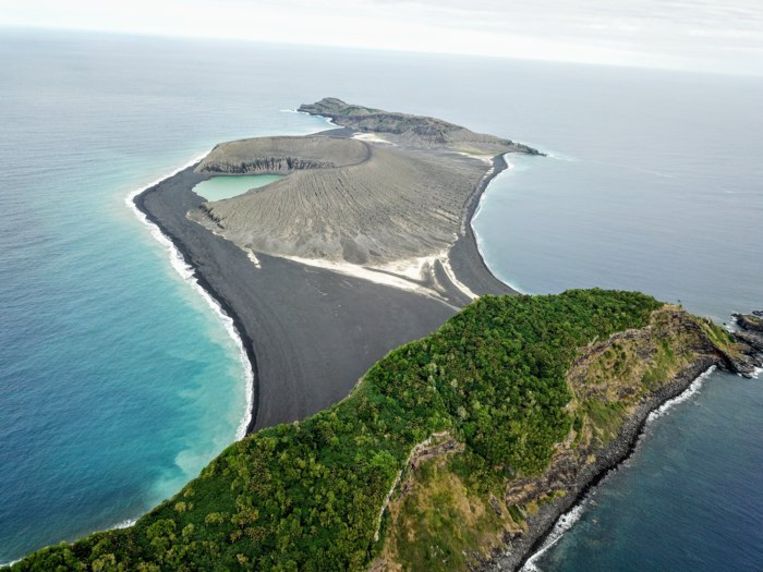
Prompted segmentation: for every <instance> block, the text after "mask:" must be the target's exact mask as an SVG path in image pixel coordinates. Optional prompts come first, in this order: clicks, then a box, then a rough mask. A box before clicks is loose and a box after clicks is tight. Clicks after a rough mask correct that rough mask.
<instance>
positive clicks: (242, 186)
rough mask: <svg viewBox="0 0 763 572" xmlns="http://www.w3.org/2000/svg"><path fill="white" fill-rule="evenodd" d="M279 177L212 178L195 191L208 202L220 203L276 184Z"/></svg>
mask: <svg viewBox="0 0 763 572" xmlns="http://www.w3.org/2000/svg"><path fill="white" fill-rule="evenodd" d="M280 178H281V177H280V176H279V175H241V176H221V177H212V178H211V179H207V180H206V181H202V182H201V183H199V184H198V185H196V186H195V187H194V188H193V190H194V192H195V193H196V194H197V195H200V196H202V197H204V198H205V199H207V200H208V201H220V200H222V199H229V198H231V197H235V196H238V195H240V194H243V193H245V192H247V191H249V190H251V189H259V188H260V187H264V186H265V185H269V184H270V183H274V182H275V181H277V180H278V179H280Z"/></svg>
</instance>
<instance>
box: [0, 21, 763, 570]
mask: <svg viewBox="0 0 763 572" xmlns="http://www.w3.org/2000/svg"><path fill="white" fill-rule="evenodd" d="M0 56H2V60H3V62H4V66H3V71H2V74H3V80H4V81H2V82H0V98H1V99H2V102H3V105H2V106H0V125H2V126H3V137H0V199H1V200H2V205H3V222H2V223H1V224H0V275H1V276H2V278H3V279H2V280H0V308H2V311H1V313H0V320H1V321H2V322H1V325H2V327H0V435H2V439H0V561H6V560H12V559H14V558H18V557H19V556H20V555H22V554H23V553H24V552H26V551H28V550H31V549H33V548H36V547H39V546H41V545H44V544H47V543H50V542H56V541H58V540H61V539H67V538H74V537H76V536H78V535H81V534H84V533H86V532H88V531H91V530H95V529H99V528H104V527H109V526H112V525H113V524H115V523H118V522H121V521H124V520H126V519H130V518H134V517H135V516H137V515H138V514H140V513H141V512H143V511H145V510H146V509H147V508H149V507H150V506H152V505H153V504H155V503H156V502H158V501H159V500H160V499H162V498H165V497H166V496H168V495H170V494H172V493H173V492H174V491H176V490H177V489H178V488H179V487H180V486H181V485H182V483H184V482H185V481H186V480H187V479H189V478H191V477H193V476H194V475H195V474H196V473H197V472H198V470H199V468H200V467H201V466H202V465H203V464H204V463H206V462H207V461H208V460H209V459H210V458H211V457H212V456H213V455H214V454H216V453H217V452H219V451H220V450H221V449H222V448H223V447H224V446H225V445H226V444H227V443H229V442H231V441H232V440H233V439H234V438H235V437H236V432H237V430H238V427H239V424H240V423H241V420H242V419H243V416H244V409H245V402H246V392H245V383H244V373H245V372H244V368H243V366H242V364H241V362H240V358H239V355H238V349H237V347H236V344H235V343H234V341H233V340H232V339H231V337H230V335H229V334H228V332H227V331H226V329H225V324H224V322H223V321H221V320H220V319H219V317H218V316H217V315H216V314H215V312H214V310H213V309H212V308H211V307H210V306H209V305H208V304H207V302H206V301H205V300H204V299H203V298H202V297H201V296H200V295H199V294H198V292H197V291H196V290H194V288H193V286H192V284H191V283H189V281H188V280H186V279H184V278H183V277H182V276H181V275H180V274H179V273H178V272H177V271H176V270H175V269H174V268H173V266H172V265H171V264H170V260H169V257H168V252H167V250H166V247H165V246H163V245H162V244H160V243H159V242H157V241H156V240H155V239H154V237H152V235H151V233H150V231H149V229H148V228H147V227H146V226H145V225H143V224H142V223H141V222H140V221H139V220H138V219H137V218H136V217H135V216H134V213H133V212H132V211H131V210H130V209H128V208H127V206H126V205H125V202H124V199H125V196H126V195H127V194H128V193H130V192H132V191H134V190H136V189H138V188H141V187H143V186H145V185H147V184H148V183H150V182H151V181H153V180H156V179H157V178H159V177H161V176H163V175H164V174H166V173H168V172H171V171H172V170H174V169H176V168H178V167H179V166H181V165H183V164H185V163H187V162H188V161H190V160H192V159H193V158H194V157H197V156H199V155H200V154H203V153H204V152H206V151H207V150H209V149H210V148H211V147H212V146H213V145H214V144H216V143H218V142H220V141H224V140H229V139H234V138H241V137H248V136H256V135H274V134H284V133H286V134H299V133H308V132H312V131H316V130H321V129H324V128H325V127H326V125H327V124H326V123H325V122H324V121H322V120H320V119H317V118H310V117H306V116H304V115H301V114H296V113H292V112H284V111H282V110H288V109H293V108H295V107H296V106H298V105H299V104H300V103H302V102H305V101H313V100H316V99H318V98H320V97H324V96H338V97H342V98H344V99H346V100H349V101H355V102H360V103H365V104H367V105H371V106H374V107H384V108H390V109H399V110H403V111H409V112H413V113H425V114H427V115H433V116H439V117H444V118H446V119H449V120H452V121H455V122H458V123H462V124H465V125H468V126H469V127H472V128H473V129H475V130H480V131H486V132H492V133H496V134H499V135H504V136H508V137H512V138H515V139H517V140H519V141H523V142H526V143H529V144H533V145H536V146H538V147H540V148H542V149H544V150H546V151H549V152H550V153H552V155H553V157H551V158H547V159H523V160H520V161H515V163H516V164H515V168H514V169H513V170H511V171H509V172H506V173H504V174H502V175H501V176H500V177H499V178H498V179H497V180H496V181H495V182H494V184H492V185H491V187H490V189H489V192H488V193H487V195H486V196H485V200H484V202H483V208H482V210H481V213H480V215H479V217H478V218H477V221H476V223H475V225H476V228H477V231H478V234H479V236H480V238H481V240H482V243H483V248H484V251H485V254H486V257H487V259H488V262H489V264H490V265H491V267H492V268H493V269H494V270H495V271H496V272H497V273H498V274H499V275H501V276H502V277H503V278H504V279H506V280H508V281H509V282H511V283H513V284H516V285H518V286H520V287H521V288H523V289H526V290H528V291H531V292H550V291H558V290H561V289H564V288H566V287H572V286H588V285H594V284H596V285H603V286H609V287H619V288H638V289H643V290H645V291H647V292H650V293H653V294H655V295H657V296H658V297H660V298H663V299H665V300H669V301H675V300H678V299H680V300H682V301H683V302H684V303H685V305H687V307H689V308H690V309H691V310H693V311H696V312H699V313H702V314H705V315H709V316H712V317H714V318H716V319H718V320H721V321H723V320H725V319H727V316H728V314H729V312H731V311H733V310H737V309H744V310H747V309H751V308H753V307H761V306H763V295H762V289H761V286H760V285H761V284H763V263H762V262H763V250H762V249H761V241H760V231H759V228H760V220H761V219H762V216H763V189H762V188H761V183H760V181H762V180H763V163H761V162H760V160H759V158H760V156H761V154H762V153H763V142H762V141H761V137H760V135H759V134H760V133H761V132H763V129H762V128H763V124H762V122H763V118H762V117H761V115H760V113H759V110H758V106H759V102H760V101H761V100H763V82H761V80H759V79H751V78H748V79H741V78H733V77H722V76H699V75H696V76H695V75H689V74H677V73H665V72H650V71H644V70H622V69H617V68H608V67H593V66H574V65H555V64H543V63H529V62H528V63H523V62H515V61H509V60H497V59H492V60H491V59H474V58H457V57H440V56H423V55H416V56H413V55H410V54H405V55H398V54H385V53H377V52H371V51H353V50H346V51H340V50H332V49H317V48H310V49H299V48H280V47H275V46H264V45H258V44H245V43H233V42H214V41H181V40H164V39H149V38H130V37H118V36H114V37H108V36H99V35H95V34H53V33H31V32H9V31H0ZM762 393H763V388H762V387H761V382H760V381H745V380H741V379H738V378H729V377H728V376H724V375H723V374H716V375H714V376H713V377H712V378H711V379H709V380H708V381H707V382H706V384H705V386H704V387H703V389H702V390H701V391H700V392H699V393H698V394H697V395H696V396H695V397H693V398H692V399H691V400H689V401H687V402H686V403H684V404H682V405H679V406H677V407H675V408H674V409H673V410H672V412H671V413H670V415H667V416H665V417H663V418H661V419H659V420H658V421H657V422H655V423H654V424H653V426H652V428H651V429H650V434H649V436H648V437H647V438H646V439H645V441H644V445H645V446H644V447H643V448H642V449H641V451H640V452H639V453H638V454H637V455H636V456H635V457H634V458H633V459H632V461H631V462H630V466H629V467H628V468H627V469H625V470H623V471H621V472H618V473H617V475H616V476H615V477H613V478H612V479H610V480H609V481H608V482H607V483H605V485H604V486H603V487H601V489H600V490H599V492H598V493H597V496H596V499H595V503H591V504H590V506H589V507H587V508H586V510H585V511H584V512H583V516H582V517H581V519H580V521H579V524H578V525H577V526H575V527H573V528H572V530H571V531H570V532H569V533H568V534H566V535H565V536H563V537H562V540H561V541H560V542H559V543H558V544H557V545H556V546H555V547H554V549H553V550H551V551H549V552H548V553H546V558H545V559H544V560H543V561H541V562H539V566H540V567H542V568H543V569H544V570H557V569H559V570H611V569H620V568H627V567H628V566H632V567H636V566H637V565H638V564H639V563H641V562H643V563H646V564H648V566H645V567H648V568H650V569H682V568H687V567H689V568H692V569H698V570H702V569H704V570H713V569H715V570H717V569H719V568H726V569H728V568H733V569H749V568H754V566H751V563H753V562H756V561H757V562H760V560H761V558H762V557H761V550H763V538H761V534H760V531H761V530H763V517H761V516H760V515H761V514H763V482H762V481H761V478H762V477H761V475H762V474H763V473H761V471H760V470H759V468H760V467H761V466H763V445H762V444H761V442H760V440H759V438H758V436H759V435H761V434H763V415H760V406H761V394H762ZM677 491H687V492H686V494H677ZM670 539H675V541H674V542H669V540H670ZM605 547H606V549H605ZM719 563H725V565H724V566H720V565H719ZM758 567H759V566H758Z"/></svg>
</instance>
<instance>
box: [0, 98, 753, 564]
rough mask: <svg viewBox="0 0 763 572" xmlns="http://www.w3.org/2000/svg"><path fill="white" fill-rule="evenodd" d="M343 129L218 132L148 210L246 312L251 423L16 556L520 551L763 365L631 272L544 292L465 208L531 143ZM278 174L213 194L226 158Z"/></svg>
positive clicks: (358, 121)
mask: <svg viewBox="0 0 763 572" xmlns="http://www.w3.org/2000/svg"><path fill="white" fill-rule="evenodd" d="M300 109H301V110H302V111H304V112H306V113H314V114H320V115H323V116H325V117H329V118H330V119H331V120H332V121H333V122H334V123H335V124H336V125H337V126H338V128H337V129H334V130H330V131H327V132H324V133H321V134H317V135H310V136H305V137H267V138H256V139H248V140H242V141H234V142H229V143H223V144H221V145H218V146H217V147H215V148H214V149H213V150H212V151H211V152H210V153H209V154H208V155H207V156H206V157H205V158H204V159H203V160H201V161H200V162H199V163H198V164H196V165H193V166H192V167H189V168H188V169H185V170H182V171H180V172H179V173H177V174H176V175H174V176H172V177H170V178H168V179H165V180H164V181H162V182H161V183H159V184H158V185H156V186H154V187H152V188H150V189H148V190H147V191H146V192H144V193H143V194H141V195H140V196H138V197H137V198H136V204H137V205H138V207H139V208H140V209H141V210H142V212H144V213H145V214H146V216H147V217H148V218H149V220H151V221H152V222H154V223H155V224H157V225H158V226H159V228H160V229H161V230H162V232H164V233H165V234H166V235H167V236H168V237H170V238H171V240H172V241H173V243H174V244H175V245H176V246H177V248H178V249H179V250H180V251H181V252H182V253H183V255H184V257H185V258H186V260H187V261H188V262H189V263H190V264H192V265H193V267H194V269H195V271H196V273H197V278H198V280H199V282H200V283H201V284H202V286H203V287H205V288H206V289H207V290H208V291H209V292H210V293H211V294H212V295H213V296H214V297H215V298H216V299H217V300H218V301H219V302H220V304H221V306H222V307H223V308H224V309H225V311H226V312H227V313H228V314H229V315H230V316H231V317H232V318H233V320H234V323H235V325H236V328H237V330H238V332H239V334H240V335H241V337H242V340H243V341H244V346H245V348H246V351H247V353H248V354H249V357H250V360H251V362H252V366H253V368H254V371H255V378H254V383H255V390H256V400H255V403H254V409H253V420H252V423H251V424H250V428H249V429H250V434H249V435H248V436H247V437H245V438H244V439H242V440H241V441H238V442H236V443H234V444H232V445H231V446H229V447H228V448H227V449H226V450H225V451H224V452H223V453H222V454H221V455H220V456H219V457H217V458H216V459H215V460H214V461H213V462H212V463H211V464H210V465H208V466H207V467H206V468H205V469H204V470H203V471H202V473H201V475H200V476H199V477H198V478H196V479H194V480H193V481H191V482H190V483H188V485H186V486H185V487H184V488H183V489H182V490H181V491H180V492H179V493H178V494H177V495H176V496H175V497H173V498H171V499H168V500H167V501H165V502H163V503H162V504H161V505H160V506H159V507H157V508H155V509H154V510H152V511H151V512H149V513H148V514H146V515H144V516H143V517H141V518H140V519H139V520H138V521H137V522H136V523H135V524H134V525H133V526H131V527H129V528H125V529H115V530H110V531H104V532H98V533H94V534H92V535H90V536H88V537H87V538H84V539H81V540H78V541H76V542H74V543H73V544H68V543H62V544H60V545H58V546H53V547H49V548H45V549H42V550H39V551H37V552H35V553H33V554H31V555H29V556H28V557H26V558H25V559H23V560H21V561H20V562H18V563H15V564H14V565H13V567H12V569H13V570H56V569H60V570H95V571H106V570H146V571H148V570H152V571H153V570H263V571H265V570H271V571H286V570H315V571H322V570H373V571H374V572H380V571H386V570H389V571H393V570H475V569H491V568H495V567H500V568H501V569H507V570H513V569H517V568H519V567H520V566H521V565H522V563H523V562H524V561H525V560H526V559H527V558H528V557H529V556H530V555H531V554H532V552H533V551H534V550H535V549H537V548H538V546H539V545H540V543H541V542H542V541H543V539H544V538H545V536H546V535H547V534H548V532H549V531H550V530H551V528H552V527H553V525H554V523H555V522H556V520H557V519H558V518H559V516H560V515H562V514H563V513H564V512H566V511H567V510H569V509H570V508H571V507H572V506H574V504H575V503H576V502H578V501H579V499H580V498H581V495H583V494H584V493H585V492H586V490H587V489H588V488H589V487H591V486H593V485H594V484H595V483H596V482H597V481H598V480H599V479H600V478H601V476H602V475H603V474H605V473H606V471H608V470H609V469H610V468H612V467H613V466H615V465H617V464H618V463H619V462H621V461H622V460H623V459H624V458H626V457H627V456H628V455H629V454H630V452H631V450H632V448H633V446H634V443H635V442H636V440H637V439H638V436H639V434H640V432H641V430H642V428H643V425H644V423H645V421H646V419H647V417H648V415H649V414H650V412H652V411H654V410H655V409H656V408H658V407H660V406H661V405H662V404H663V403H665V402H666V401H667V400H669V399H671V398H673V397H676V396H678V395H679V394H681V393H682V392H683V391H685V390H686V389H687V388H688V387H689V386H690V385H691V384H692V383H693V382H694V380H696V379H697V378H698V376H700V375H701V374H702V373H703V372H706V371H708V370H709V369H710V368H713V367H721V368H725V369H727V370H729V371H732V372H737V373H740V374H743V375H750V374H751V373H752V372H753V371H754V369H755V368H756V367H760V366H761V363H762V362H761V352H762V351H763V320H761V319H760V316H758V315H755V314H751V315H747V316H737V317H736V321H737V324H738V328H739V331H738V332H733V333H732V332H729V331H727V330H725V329H723V328H721V327H719V326H718V325H716V324H714V323H712V322H711V321H709V320H707V319H704V318H702V317H698V316H694V315H692V314H690V313H688V312H687V311H686V310H684V309H683V308H681V307H680V306H675V305H669V304H665V303H662V302H659V301H657V300H655V299H654V298H652V297H650V296H648V295H645V294H641V293H636V292H622V291H606V290H599V289H590V290H569V291H567V292H564V293H562V294H557V295H545V296H527V295H519V294H518V293H516V292H512V291H511V290H510V289H509V288H508V287H506V286H505V285H503V284H502V283H501V282H500V281H498V280H497V279H496V278H495V277H493V276H492V275H491V274H490V272H489V270H488V269H487V267H486V265H485V264H484V261H483V260H482V258H481V256H480V255H479V251H478V249H477V245H476V242H475V238H474V235H473V233H472V230H471V225H470V220H471V216H472V215H473V213H474V209H475V207H476V204H477V201H478V200H479V196H480V194H481V193H482V192H483V190H484V188H485V186H486V185H487V184H488V182H489V181H490V179H491V178H492V177H494V176H495V174H496V173H497V172H499V171H500V170H502V169H503V168H506V162H505V159H504V156H505V155H506V154H509V153H523V154H526V155H540V153H539V152H538V151H536V150H534V149H531V148H529V147H527V146H524V145H521V144H517V143H514V142H513V141H511V140H508V139H501V138H498V137H493V136H490V135H482V134H477V133H473V132H471V131H469V130H467V129H464V128H462V127H458V126H456V125H453V124H451V123H448V122H445V121H441V120H438V119H433V118H429V117H420V116H414V115H407V114H403V113H391V112H386V111H382V110H378V109H372V108H367V107H362V106H357V105H350V104H346V103H344V102H343V101H341V100H338V99H334V98H327V99H323V100H321V101H319V102H317V103H315V104H311V105H304V106H302V107H301V108H300ZM260 173H261V174H270V175H284V177H283V178H281V179H278V180H277V181H275V182H272V183H270V184H268V185H266V186H264V187H261V188H257V189H252V190H250V191H248V192H245V193H243V194H240V195H237V196H234V197H231V198H227V199H223V200H220V201H213V202H208V201H206V200H204V199H203V197H201V196H199V195H198V194H196V193H195V192H194V190H193V189H194V188H195V187H196V185H198V184H199V183H200V182H202V181H205V180H208V179H209V178H210V177H213V176H220V175H221V174H225V176H241V175H251V174H260Z"/></svg>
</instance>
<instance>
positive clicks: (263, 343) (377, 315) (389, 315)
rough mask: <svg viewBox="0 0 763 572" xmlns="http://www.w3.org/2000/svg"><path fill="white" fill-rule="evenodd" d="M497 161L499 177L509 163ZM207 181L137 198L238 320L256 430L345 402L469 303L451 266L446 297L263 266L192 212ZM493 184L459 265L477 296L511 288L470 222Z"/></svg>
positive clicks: (463, 241)
mask: <svg viewBox="0 0 763 572" xmlns="http://www.w3.org/2000/svg"><path fill="white" fill-rule="evenodd" d="M501 165H502V166H501ZM497 167H498V168H497V169H495V171H494V173H493V176H494V175H495V174H497V172H499V171H500V170H501V168H505V162H503V160H502V159H501V160H500V161H499V162H498V165H497ZM206 178H208V175H204V174H198V173H196V172H194V167H189V168H187V169H185V170H184V171H181V172H180V173H178V174H176V175H174V176H172V177H170V178H168V179H165V180H163V181H161V182H160V183H158V184H157V185H155V186H154V187H151V188H149V189H147V190H146V191H145V192H143V193H142V194H140V195H139V196H137V197H136V199H135V203H136V205H137V207H138V208H139V209H140V210H141V211H142V212H143V213H145V214H146V216H147V217H148V218H149V220H151V221H152V222H153V223H155V224H157V225H158V226H159V228H160V229H161V230H162V232H163V233H164V234H166V235H167V236H168V237H169V238H170V239H171V240H172V242H173V243H174V244H175V246H176V247H177V248H178V250H180V252H182V254H183V256H184V257H185V259H186V261H187V262H188V263H189V264H190V265H191V266H192V267H193V268H194V269H195V271H196V275H197V277H198V280H199V282H200V284H201V286H202V287H203V288H205V289H206V290H207V291H208V292H209V293H210V294H211V295H212V296H213V297H214V298H215V299H216V300H217V301H218V302H219V303H220V305H221V306H222V308H223V309H224V311H225V312H226V313H227V314H228V315H229V316H231V317H232V319H233V320H234V323H235V326H236V329H237V330H238V333H239V335H240V336H241V338H242V341H243V344H244V348H245V350H246V352H247V355H248V357H249V360H250V363H251V364H252V368H253V371H254V385H255V387H254V400H253V403H252V409H253V410H252V421H251V423H250V425H249V427H248V432H252V431H254V430H257V429H260V428H263V427H268V426H271V425H274V424H277V423H282V422H289V421H294V420H298V419H302V418H304V417H306V416H309V415H310V414H312V413H315V412H317V411H319V410H321V409H323V408H325V407H327V406H329V405H331V404H332V403H335V402H336V401H338V400H340V399H342V398H343V397H345V396H346V395H347V394H348V393H349V392H350V390H351V389H352V387H353V386H354V385H355V383H356V382H357V381H358V379H359V378H360V376H361V375H363V373H364V372H365V371H366V370H367V369H368V368H369V367H370V366H371V365H373V363H374V362H376V361H377V360H378V359H379V358H381V357H382V356H384V355H385V354H386V353H387V352H388V351H390V350H391V349H393V348H395V347H397V346H399V345H401V344H403V343H405V342H408V341H411V340H413V339H417V338H419V337H422V336H424V335H426V334H427V333H429V332H431V331H433V330H434V329H436V328H437V327H438V326H439V325H440V324H442V323H443V322H444V321H445V320H446V319H447V318H448V317H450V316H452V315H453V314H454V313H455V312H456V311H457V310H458V307H460V306H463V305H465V304H466V303H468V302H469V301H470V299H469V298H468V297H467V296H465V295H464V294H463V293H462V292H461V291H460V290H459V289H458V288H457V287H455V286H454V285H452V283H450V281H449V280H448V279H447V276H445V273H444V271H443V269H442V268H438V269H436V272H437V276H438V279H440V280H441V283H442V284H448V285H449V286H448V287H447V291H448V294H447V296H446V297H445V298H446V299H447V301H446V300H440V299H437V298H433V297H430V296H426V295H422V294H417V293H413V292H409V291H405V290H401V289H397V288H393V287H390V286H384V285H380V284H376V283H373V282H369V281H367V280H363V279H359V278H353V277H349V276H345V275H341V274H337V273H334V272H331V271H329V270H323V269H319V268H315V267H312V266H305V265H302V264H299V263H296V262H293V261H290V260H287V259H284V258H278V257H273V256H268V255H265V254H258V255H257V258H258V260H259V263H260V264H259V266H260V267H259V268H258V267H256V266H255V264H253V263H252V261H251V260H250V259H249V258H248V256H247V255H246V253H245V252H244V251H243V250H241V249H240V248H239V247H238V246H236V245H234V244H233V243H232V242H230V241H228V240H225V239H223V238H221V237H219V236H216V235H215V234H213V233H212V232H210V231H209V230H207V229H206V228H204V227H203V226H201V225H199V224H197V223H195V222H193V221H191V220H189V219H188V218H187V217H186V213H187V212H188V211H190V210H192V209H194V208H196V207H198V206H199V205H200V204H201V203H203V202H204V199H202V198H201V197H200V196H198V195H197V194H195V193H194V192H193V190H192V189H193V187H194V186H195V185H196V184H197V183H199V182H200V181H202V180H204V179H206ZM488 182H489V177H486V179H485V180H484V181H483V182H482V184H481V185H480V187H479V188H477V189H475V192H474V194H473V195H472V197H470V200H469V204H468V205H466V208H465V212H464V214H465V216H466V217H468V218H467V224H465V225H464V226H465V229H466V233H465V235H464V236H462V237H460V238H459V239H458V242H457V243H456V245H455V246H454V248H453V250H452V255H451V265H452V268H453V270H454V273H455V274H456V277H457V279H458V280H459V281H461V282H462V283H464V284H466V285H467V286H468V287H469V288H470V289H471V290H472V291H474V292H475V293H477V294H485V293H491V294H497V293H510V292H511V289H510V288H508V287H507V286H505V285H503V284H502V283H501V282H500V281H498V280H497V279H496V278H495V277H493V276H492V274H490V272H489V271H488V270H487V267H486V266H485V264H484V261H483V260H482V258H481V256H480V255H479V251H478V249H477V245H476V242H475V239H474V234H473V232H472V230H471V226H470V224H469V221H470V220H471V216H472V214H473V213H474V210H475V208H476V205H477V203H478V200H479V195H480V194H481V193H482V192H483V191H484V189H485V187H486V186H487V184H488Z"/></svg>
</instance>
